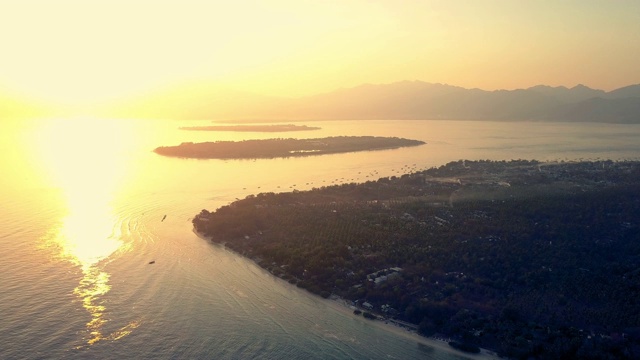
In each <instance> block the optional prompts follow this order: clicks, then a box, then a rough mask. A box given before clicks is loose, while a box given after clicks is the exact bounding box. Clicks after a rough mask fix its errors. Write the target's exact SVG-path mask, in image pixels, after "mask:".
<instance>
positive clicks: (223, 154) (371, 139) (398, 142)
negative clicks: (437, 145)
mask: <svg viewBox="0 0 640 360" xmlns="http://www.w3.org/2000/svg"><path fill="white" fill-rule="evenodd" d="M423 144H424V142H423V141H419V140H409V139H402V138H397V137H378V136H335V137H326V138H318V139H266V140H244V141H215V142H204V143H192V142H185V143H182V144H180V145H178V146H162V147H159V148H156V149H155V150H154V151H155V152H156V153H157V154H160V155H164V156H173V157H183V158H197V159H259V158H277V157H297V156H309V155H324V154H337V153H346V152H355V151H371V150H384V149H396V148H400V147H406V146H418V145H423Z"/></svg>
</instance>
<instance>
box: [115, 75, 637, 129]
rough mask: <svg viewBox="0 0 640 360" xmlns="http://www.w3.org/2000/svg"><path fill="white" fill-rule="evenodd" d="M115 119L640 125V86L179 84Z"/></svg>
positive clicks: (125, 108) (126, 106)
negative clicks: (267, 90) (264, 88)
mask: <svg viewBox="0 0 640 360" xmlns="http://www.w3.org/2000/svg"><path fill="white" fill-rule="evenodd" d="M118 114H119V115H123V114H124V115H126V116H136V117H164V118H184V119H225V120H238V119H244V120H250V121H260V120H341V119H353V120H359V119H363V120H364V119H396V120H404V119H407V120H408V119H412V120H434V119H450V120H500V121H517V120H533V121H590V122H612V123H640V85H631V86H627V87H623V88H620V89H617V90H613V91H610V92H605V91H603V90H597V89H591V88H589V87H587V86H584V85H578V86H575V87H573V88H566V87H563V86H560V87H551V86H546V85H538V86H534V87H531V88H528V89H517V90H496V91H486V90H481V89H465V88H462V87H458V86H451V85H446V84H432V83H427V82H421V81H402V82H396V83H391V84H380V85H374V84H365V85H360V86H356V87H353V88H347V89H339V90H336V91H332V92H329V93H324V94H318V95H312V96H306V97H300V98H275V97H265V96H258V95H252V94H247V93H240V92H229V91H226V90H224V89H220V88H213V87H212V88H207V87H206V86H200V87H198V88H196V89H195V90H194V88H190V87H183V88H178V89H174V90H171V91H165V92H158V93H156V94H150V95H148V96H146V97H144V98H140V99H137V100H135V101H130V102H129V103H127V104H121V105H120V106H119V108H118Z"/></svg>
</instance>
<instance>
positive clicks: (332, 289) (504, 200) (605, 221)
mask: <svg viewBox="0 0 640 360" xmlns="http://www.w3.org/2000/svg"><path fill="white" fill-rule="evenodd" d="M639 179H640V162H631V161H626V162H625V161H623V162H613V161H598V162H579V163H540V162H537V161H527V160H518V161H511V162H504V161H501V162H492V161H458V162H453V163H450V164H447V165H444V166H441V167H438V168H433V169H429V170H426V171H422V172H418V173H412V174H406V175H403V176H401V177H391V178H381V179H379V180H377V181H368V182H366V183H362V184H355V183H352V184H343V185H336V186H330V187H322V188H317V189H313V190H311V191H300V192H292V193H280V194H275V193H261V194H257V195H250V196H247V197H246V198H245V199H242V200H239V201H235V202H233V203H231V204H229V205H227V206H223V207H221V208H219V209H217V210H216V211H214V212H209V211H208V210H202V211H201V212H200V213H199V214H198V215H197V216H195V217H194V219H193V224H194V227H195V229H196V230H197V231H198V232H199V233H201V234H203V235H204V236H207V237H209V238H210V239H211V240H212V241H214V242H216V243H221V244H224V245H225V246H226V247H228V248H230V249H232V250H234V251H236V252H238V253H239V254H241V255H244V256H246V257H249V258H251V259H253V260H254V261H256V263H258V264H259V265H260V266H262V267H264V268H265V269H267V270H269V271H270V272H271V273H273V274H274V275H276V276H279V277H281V278H283V279H285V280H287V281H289V282H290V283H292V284H295V285H297V286H299V287H301V288H304V289H307V290H308V291H310V292H312V293H315V294H318V295H320V296H323V297H329V296H332V297H341V298H343V299H345V300H346V301H349V302H351V304H352V305H353V306H354V307H357V309H358V310H359V312H362V313H365V312H367V313H369V314H370V315H374V316H373V317H375V318H383V319H386V320H387V321H389V322H397V323H400V324H405V323H406V324H414V325H413V326H414V327H415V328H417V329H418V331H419V332H420V333H421V334H423V335H426V336H438V337H444V338H450V339H452V342H451V345H452V346H455V347H457V348H459V349H465V350H468V351H475V350H477V348H478V347H483V348H487V349H491V350H494V351H496V352H497V353H498V354H499V355H501V356H507V357H513V358H584V357H588V356H590V357H592V358H607V357H612V358H637V357H638V356H639V355H640V326H639V325H638V324H640V302H638V301H636V300H635V299H638V298H640V270H639V269H640V255H639V254H640V221H639V220H638V215H637V214H640V195H639V194H640V180H639ZM354 316H355V315H354ZM374 321H375V320H374Z"/></svg>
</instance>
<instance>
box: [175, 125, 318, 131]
mask: <svg viewBox="0 0 640 360" xmlns="http://www.w3.org/2000/svg"><path fill="white" fill-rule="evenodd" d="M180 130H192V131H238V132H240V131H242V132H285V131H308V130H320V128H319V127H316V126H307V125H293V124H283V125H212V126H184V127H181V128H180Z"/></svg>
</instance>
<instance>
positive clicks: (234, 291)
mask: <svg viewBox="0 0 640 360" xmlns="http://www.w3.org/2000/svg"><path fill="white" fill-rule="evenodd" d="M202 124H203V123H202V122H175V121H142V120H97V119H77V120H40V121H35V120H34V121H20V122H11V121H4V122H3V123H2V124H0V169H2V173H1V175H0V201H1V204H0V254H1V256H0V359H23V358H24V359H35V358H47V359H48V358H86V359H116V358H136V359H165V358H171V359H174V358H202V359H225V358H226V359H241V358H248V359H283V358H290V359H383V358H385V359H386V358H391V359H394V358H395V359H413V358H420V359H454V358H457V356H455V355H451V354H449V353H447V352H442V351H438V350H436V349H434V348H431V347H428V346H424V345H419V344H418V343H417V342H415V341H413V340H409V339H406V338H404V337H400V336H397V335H395V334H393V333H391V332H387V331H385V330H383V329H380V328H378V327H376V326H372V325H371V323H369V322H367V321H365V320H363V319H361V318H356V317H353V316H348V315H345V314H342V313H340V312H338V311H336V310H334V309H333V308H331V307H330V306H328V305H327V303H326V302H325V301H323V300H321V299H319V298H317V297H315V296H312V295H310V294H308V293H307V292H305V291H301V290H299V289H297V288H295V287H293V286H291V285H289V284H287V283H285V282H284V281H281V280H279V279H276V278H274V277H273V276H271V275H270V274H268V273H267V272H265V271H263V270H262V269H261V268H260V267H258V266H256V265H255V264H254V263H252V262H251V261H249V260H246V259H244V258H242V257H240V256H238V255H236V254H234V253H231V252H229V251H227V250H225V249H224V248H222V247H220V246H217V245H213V244H211V243H209V242H208V241H206V240H203V239H201V238H199V237H197V236H196V235H195V234H194V233H193V231H192V226H191V222H190V220H191V218H192V217H193V216H194V215H195V214H197V213H198V212H199V211H200V210H201V209H204V208H206V209H209V210H214V209H216V208H218V207H220V206H222V205H225V204H227V203H229V202H231V201H233V200H235V199H236V198H244V197H245V196H247V195H249V194H255V193H259V192H269V191H273V192H282V191H291V190H293V189H299V190H304V189H311V188H313V187H320V186H324V185H330V184H335V183H343V182H364V181H367V180H375V179H377V178H379V177H382V176H393V175H401V174H403V173H406V172H409V171H411V169H415V170H422V169H425V168H429V167H433V166H439V165H442V164H445V163H447V162H449V161H452V160H458V159H494V160H502V159H505V160H508V159H519V158H520V159H538V160H578V159H614V160H619V159H638V158H640V141H638V139H640V126H637V125H611V124H564V123H560V124H547V123H518V124H514V123H501V122H466V121H450V122H447V121H405V122H393V121H367V122H362V121H344V122H337V121H333V122H314V123H308V124H309V125H315V126H320V127H321V128H322V130H319V131H305V132H292V133H270V134H269V133H231V132H215V133H214V132H189V131H182V130H178V127H179V126H189V125H202ZM334 135H376V136H398V137H406V138H411V139H419V140H424V141H426V142H427V144H426V145H423V146H420V147H414V148H406V149H397V150H385V151H375V152H361V153H352V154H336V155H325V156H318V157H306V158H291V159H270V160H255V161H254V160H238V161H231V160H229V161H221V160H186V159H175V158H165V157H161V156H158V155H156V154H154V153H153V152H152V150H153V149H154V148H155V147H157V146H161V145H176V144H179V143H181V142H184V141H193V142H200V141H215V140H242V139H255V138H273V137H299V138H303V137H325V136H334ZM165 215H166V219H165V220H164V221H163V217H164V216H165ZM150 261H155V263H154V264H149V262H150Z"/></svg>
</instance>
